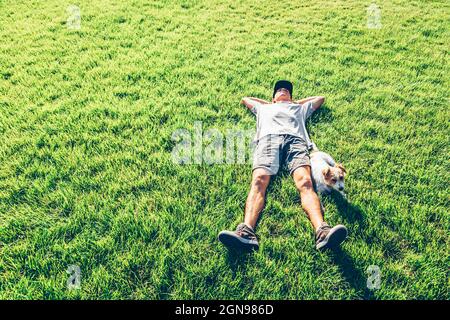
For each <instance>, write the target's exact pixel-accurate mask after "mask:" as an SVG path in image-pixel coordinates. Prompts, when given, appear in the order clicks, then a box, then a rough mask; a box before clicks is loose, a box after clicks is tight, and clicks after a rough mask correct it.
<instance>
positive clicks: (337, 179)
mask: <svg viewBox="0 0 450 320" xmlns="http://www.w3.org/2000/svg"><path fill="white" fill-rule="evenodd" d="M310 158H311V175H312V179H313V181H314V186H315V189H316V191H317V192H319V193H322V194H329V193H331V191H332V190H333V189H334V190H336V191H338V192H339V193H340V194H341V195H342V196H343V197H344V198H346V195H345V193H344V187H345V181H344V179H345V176H346V174H347V171H346V170H345V168H344V166H343V165H342V164H340V163H336V162H335V161H334V159H333V158H332V157H331V156H330V155H329V154H328V153H325V152H323V151H320V150H319V149H317V146H316V145H315V144H314V143H313V149H312V151H311V153H310Z"/></svg>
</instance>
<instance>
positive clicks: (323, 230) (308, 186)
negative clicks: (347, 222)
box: [293, 166, 347, 250]
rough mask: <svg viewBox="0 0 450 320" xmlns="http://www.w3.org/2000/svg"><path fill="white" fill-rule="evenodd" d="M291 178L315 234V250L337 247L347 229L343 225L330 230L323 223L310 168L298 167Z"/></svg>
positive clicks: (344, 236) (345, 234)
mask: <svg viewBox="0 0 450 320" xmlns="http://www.w3.org/2000/svg"><path fill="white" fill-rule="evenodd" d="M293 178H294V182H295V186H296V187H297V190H298V191H299V192H300V198H301V201H302V207H303V210H305V212H306V214H307V215H308V218H309V220H310V221H311V224H312V225H313V227H314V231H315V232H316V248H317V250H323V249H326V248H335V247H337V246H339V245H340V244H341V243H342V241H344V240H345V238H346V237H347V228H346V227H345V226H343V225H337V226H335V227H333V228H331V227H330V226H329V225H328V224H327V223H326V222H324V221H323V212H322V206H321V205H320V200H319V197H318V196H317V193H316V192H315V191H314V188H313V183H312V180H311V168H310V167H309V166H303V167H299V168H298V169H296V170H295V171H294V173H293Z"/></svg>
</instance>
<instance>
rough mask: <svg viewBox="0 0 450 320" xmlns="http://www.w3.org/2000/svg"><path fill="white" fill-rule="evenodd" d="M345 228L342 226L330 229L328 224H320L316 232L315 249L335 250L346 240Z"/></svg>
mask: <svg viewBox="0 0 450 320" xmlns="http://www.w3.org/2000/svg"><path fill="white" fill-rule="evenodd" d="M347 234H348V232H347V228H346V227H345V226H343V225H342V224H338V225H337V226H335V227H333V228H331V227H330V226H329V225H328V223H326V222H322V224H321V225H320V227H319V229H318V230H317V231H316V249H317V250H324V249H327V248H331V249H333V248H337V247H338V246H339V245H340V244H341V243H342V242H343V241H344V240H345V238H347Z"/></svg>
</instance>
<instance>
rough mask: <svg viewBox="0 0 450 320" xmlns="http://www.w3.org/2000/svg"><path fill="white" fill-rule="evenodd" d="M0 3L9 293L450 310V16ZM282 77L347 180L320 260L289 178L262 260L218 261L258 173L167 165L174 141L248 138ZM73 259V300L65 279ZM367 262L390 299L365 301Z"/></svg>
mask: <svg viewBox="0 0 450 320" xmlns="http://www.w3.org/2000/svg"><path fill="white" fill-rule="evenodd" d="M378 3H379V5H380V7H381V10H382V24H383V26H382V28H381V29H379V30H373V29H368V28H367V27H366V20H367V14H366V7H367V6H368V5H369V4H370V2H368V1H293V2H292V4H290V5H289V6H288V7H287V8H285V7H283V6H279V5H278V4H277V3H276V2H274V1H260V0H253V1H245V3H242V1H237V0H222V1H200V0H199V1H196V0H191V1H188V0H185V1H178V2H175V1H144V0H134V1H132V0H129V1H84V0H83V1H76V3H75V4H76V5H78V6H79V7H80V8H81V15H82V25H81V30H79V31H75V30H68V29H67V26H66V19H67V12H66V8H67V7H68V5H69V4H72V2H70V1H56V0H52V1H17V0H16V1H11V0H2V1H0V36H1V39H2V41H1V43H0V141H1V144H0V298H2V299H38V298H39V299H61V298H63V299H66V298H68V299H73V298H82V299H109V298H112V299H130V298H136V299H175V298H177V299H199V298H202V299H216V298H221V299H236V298H239V299H449V298H450V295H449V290H448V288H449V278H448V270H449V269H448V268H449V255H448V252H449V238H448V233H449V207H450V206H449V192H448V183H449V169H450V166H449V162H448V158H449V149H448V146H449V142H450V141H449V133H450V130H449V116H450V112H449V107H448V106H449V96H448V89H449V71H450V70H449V56H448V48H449V47H448V39H449V36H450V32H449V27H448V26H449V8H450V7H449V4H448V2H446V1H407V0H395V1H389V2H388V1H386V2H385V1H379V2H378ZM278 78H287V79H290V80H292V81H294V83H295V88H294V95H295V97H296V98H301V97H305V96H310V95H319V94H320V95H325V96H326V97H327V102H326V104H325V106H324V108H323V110H320V111H319V112H318V113H317V114H316V115H315V116H314V117H313V119H312V121H310V122H309V124H308V127H309V131H310V134H311V138H312V139H313V140H314V141H315V142H316V143H317V145H318V146H319V147H320V148H321V149H323V150H325V151H328V152H329V153H331V154H332V155H333V156H334V158H335V159H337V160H339V161H341V162H343V163H344V164H345V165H346V167H347V169H348V171H349V175H348V180H347V193H348V196H349V201H350V203H348V204H346V203H343V202H340V201H334V200H333V199H329V198H325V199H324V202H325V203H324V204H325V207H326V218H327V220H328V221H329V222H330V223H332V224H336V223H344V224H346V225H347V227H348V228H349V231H350V237H349V239H348V241H347V242H346V243H345V244H344V245H343V248H342V250H341V251H340V252H337V253H335V254H332V253H318V252H316V251H315V249H314V247H313V241H314V240H313V232H312V229H311V227H310V224H309V221H308V219H307V218H306V216H305V214H304V213H303V212H302V210H301V208H300V205H299V198H298V195H297V192H296V190H295V187H294V184H293V182H292V180H291V178H290V177H289V176H288V175H286V174H283V175H280V176H278V177H277V178H276V179H274V181H273V183H272V184H271V186H270V190H269V195H268V198H267V204H266V209H265V210H264V212H263V216H262V219H261V221H260V224H259V228H258V234H259V236H260V238H261V248H260V251H259V252H258V253H256V254H253V255H250V256H235V255H232V254H228V253H227V252H226V250H225V249H224V248H223V247H222V246H221V245H220V244H219V243H218V242H217V240H216V236H217V233H218V232H219V231H220V230H222V229H231V228H234V227H235V226H236V224H237V223H239V222H240V221H241V219H242V215H243V207H244V201H245V198H246V195H247V191H248V188H249V183H250V178H251V173H250V172H251V165H250V164H242V165H206V164H203V165H174V164H173V163H172V160H171V150H172V148H173V146H174V144H175V143H174V142H173V141H172V139H171V136H172V133H173V132H174V131H175V129H178V128H188V129H192V127H193V124H194V122H195V121H202V123H203V128H204V129H207V128H218V129H220V130H221V131H222V132H224V133H225V131H226V130H227V129H235V128H241V129H252V128H254V126H255V119H254V117H253V115H252V114H251V113H250V112H248V111H247V110H246V109H245V107H243V106H241V105H239V101H240V98H241V97H243V96H258V97H261V98H266V99H269V98H270V96H271V86H272V84H273V83H274V81H275V80H277V79H278ZM72 264H75V265H79V266H80V268H81V272H82V278H81V288H80V289H79V290H68V289H67V287H66V281H67V278H68V274H67V273H66V270H67V268H68V266H69V265H72ZM370 265H378V266H379V267H380V270H381V288H380V289H379V290H374V291H371V290H369V289H367V287H366V279H367V277H368V275H369V274H368V273H367V268H368V267H369V266H370Z"/></svg>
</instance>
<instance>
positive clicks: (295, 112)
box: [251, 101, 314, 149]
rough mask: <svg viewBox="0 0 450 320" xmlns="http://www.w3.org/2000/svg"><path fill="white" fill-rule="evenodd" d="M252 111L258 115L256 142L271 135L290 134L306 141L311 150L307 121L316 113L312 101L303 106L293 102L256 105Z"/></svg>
mask: <svg viewBox="0 0 450 320" xmlns="http://www.w3.org/2000/svg"><path fill="white" fill-rule="evenodd" d="M251 111H252V112H253V113H254V114H255V115H256V137H255V140H256V141H258V140H259V139H261V138H262V137H264V136H266V135H269V134H290V135H293V136H296V137H299V138H301V139H303V140H305V142H306V145H307V146H308V149H311V147H312V143H311V140H310V139H309V136H308V132H307V131H306V120H307V119H308V118H309V117H310V116H311V115H312V113H313V112H314V109H313V105H312V102H311V101H309V102H307V103H305V104H303V105H301V104H298V103H291V102H278V103H271V104H256V105H255V106H253V108H252V109H251Z"/></svg>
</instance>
